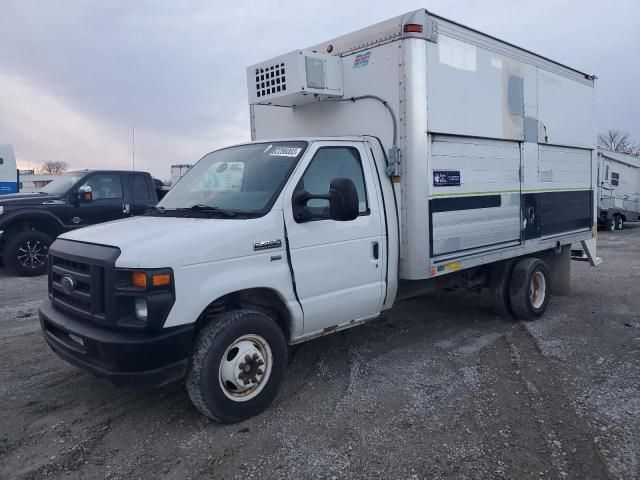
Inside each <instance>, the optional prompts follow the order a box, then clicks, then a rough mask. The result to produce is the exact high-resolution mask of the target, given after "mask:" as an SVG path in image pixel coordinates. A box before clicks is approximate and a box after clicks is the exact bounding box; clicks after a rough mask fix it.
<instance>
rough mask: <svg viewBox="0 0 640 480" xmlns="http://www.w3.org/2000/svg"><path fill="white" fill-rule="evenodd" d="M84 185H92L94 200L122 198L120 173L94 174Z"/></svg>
mask: <svg viewBox="0 0 640 480" xmlns="http://www.w3.org/2000/svg"><path fill="white" fill-rule="evenodd" d="M83 186H87V187H91V194H92V195H93V199H94V200H103V199H108V198H122V184H121V183H120V175H114V174H98V175H92V176H91V177H89V179H88V180H87V181H86V182H84V185H83Z"/></svg>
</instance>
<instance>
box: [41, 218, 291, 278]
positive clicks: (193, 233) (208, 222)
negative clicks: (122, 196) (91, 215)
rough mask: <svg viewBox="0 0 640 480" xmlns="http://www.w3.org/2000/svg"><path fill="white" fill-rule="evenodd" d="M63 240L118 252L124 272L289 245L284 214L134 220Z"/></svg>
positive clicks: (94, 228) (83, 230)
mask: <svg viewBox="0 0 640 480" xmlns="http://www.w3.org/2000/svg"><path fill="white" fill-rule="evenodd" d="M59 238H62V239H65V240H74V241H78V242H85V243H96V244H100V245H108V246H114V247H118V248H119V249H120V252H121V253H120V257H118V259H117V260H116V266H118V267H125V268H163V267H181V266H185V265H195V264H198V263H207V262H216V261H220V260H226V259H231V258H238V257H241V256H247V255H255V254H260V253H264V252H263V251H261V250H255V249H254V244H255V243H258V242H265V241H271V240H275V241H277V240H280V241H281V245H282V246H284V243H285V242H284V222H283V218H282V211H281V210H272V211H271V212H269V213H268V214H267V215H265V216H263V217H260V218H250V219H218V218H176V217H170V216H157V217H156V216H153V217H151V216H141V217H132V218H127V219H124V220H116V221H113V222H107V223H101V224H99V225H94V226H90V227H85V228H81V229H78V230H73V231H71V232H67V233H65V234H63V235H61V236H60V237H59ZM53 248H55V245H54V246H53ZM282 248H283V247H280V249H282ZM275 250H277V249H276V248H274V251H275Z"/></svg>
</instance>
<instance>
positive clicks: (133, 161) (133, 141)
mask: <svg viewBox="0 0 640 480" xmlns="http://www.w3.org/2000/svg"><path fill="white" fill-rule="evenodd" d="M135 169H136V127H135V125H134V126H133V127H131V170H132V171H133V170H135Z"/></svg>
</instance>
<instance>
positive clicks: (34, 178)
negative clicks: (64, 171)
mask: <svg viewBox="0 0 640 480" xmlns="http://www.w3.org/2000/svg"><path fill="white" fill-rule="evenodd" d="M58 176H59V175H55V174H52V173H43V174H39V173H36V172H35V170H20V176H19V184H18V191H19V192H20V193H35V192H39V191H40V190H42V189H43V188H44V187H46V186H47V185H48V184H50V183H51V182H53V181H54V180H55V179H56V178H58Z"/></svg>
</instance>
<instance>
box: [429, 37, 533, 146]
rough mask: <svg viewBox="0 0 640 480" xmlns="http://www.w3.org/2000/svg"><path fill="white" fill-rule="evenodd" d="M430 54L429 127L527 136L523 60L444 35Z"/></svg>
mask: <svg viewBox="0 0 640 480" xmlns="http://www.w3.org/2000/svg"><path fill="white" fill-rule="evenodd" d="M427 57H428V63H427V78H428V85H427V96H428V104H429V107H428V108H429V131H431V132H435V133H447V134H456V135H465V136H474V137H488V138H504V139H513V140H522V139H523V135H524V127H523V114H524V98H523V95H524V91H523V67H522V64H521V63H520V62H517V61H514V60H511V59H509V58H507V57H503V56H500V55H497V54H495V53H493V52H489V51H487V50H484V49H482V48H478V47H476V46H475V45H471V44H469V43H465V42H462V41H460V40H457V39H454V38H450V37H447V36H445V35H439V37H438V43H437V44H434V43H428V53H427Z"/></svg>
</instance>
